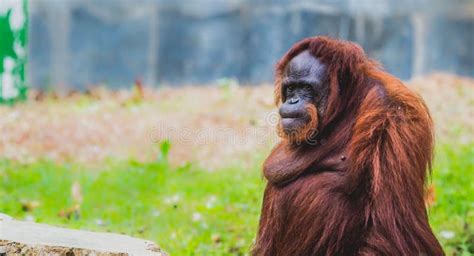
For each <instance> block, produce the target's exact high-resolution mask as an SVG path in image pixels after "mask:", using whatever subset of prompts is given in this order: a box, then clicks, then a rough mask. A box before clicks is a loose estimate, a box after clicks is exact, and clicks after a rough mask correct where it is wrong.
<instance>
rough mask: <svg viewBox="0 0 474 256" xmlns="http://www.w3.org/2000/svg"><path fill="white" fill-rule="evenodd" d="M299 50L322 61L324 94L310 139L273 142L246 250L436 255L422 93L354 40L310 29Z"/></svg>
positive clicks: (295, 50) (429, 130)
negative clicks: (252, 240)
mask: <svg viewBox="0 0 474 256" xmlns="http://www.w3.org/2000/svg"><path fill="white" fill-rule="evenodd" d="M304 50H309V51H310V53H311V54H312V55H313V56H315V57H316V58H318V59H319V60H320V61H321V62H322V63H324V64H326V65H327V73H328V81H327V82H328V84H329V96H328V103H327V109H326V110H325V112H324V116H322V117H320V120H319V123H320V124H319V129H320V131H319V133H318V135H317V137H316V139H317V141H318V143H317V145H298V146H295V145H292V144H291V143H288V142H287V141H285V140H282V141H281V142H280V143H279V144H278V145H277V146H275V148H274V149H273V151H272V152H271V154H270V155H269V157H268V158H267V159H266V161H265V163H264V168H263V172H264V175H265V177H266V178H267V179H268V185H267V188H266V191H265V196H264V203H263V207H262V215H261V220H260V227H259V232H258V235H257V240H256V245H255V247H254V250H253V253H254V254H255V255H308V254H309V255H315V254H316V255H355V254H361V255H420V254H426V255H443V251H442V249H441V246H440V245H439V243H438V241H437V240H436V238H435V236H434V235H433V233H432V231H431V229H430V227H429V224H428V218H427V212H426V209H425V204H424V193H425V184H426V180H427V170H431V160H432V153H433V143H434V139H433V125H432V121H431V117H430V115H429V112H428V110H427V107H426V106H425V104H424V102H423V100H422V99H421V98H420V97H419V96H418V95H416V94H415V93H414V92H412V91H411V90H410V89H408V88H407V87H406V86H405V85H404V84H403V83H402V82H401V81H400V80H399V79H397V78H395V77H394V76H392V75H390V74H388V73H387V72H385V71H384V70H383V69H382V68H381V67H380V65H379V64H378V63H377V62H375V61H373V60H371V59H369V58H368V57H367V56H366V55H365V53H364V51H363V50H362V48H361V47H360V46H358V45H357V44H355V43H351V42H347V41H341V40H334V39H330V38H327V37H314V38H308V39H305V40H302V41H301V42H299V43H297V44H295V45H294V46H293V47H292V48H291V49H290V50H289V51H288V52H287V53H286V54H285V55H284V56H283V57H282V59H281V60H280V61H279V63H278V65H277V68H276V79H275V102H276V103H277V105H278V104H279V103H280V102H281V80H282V76H283V71H284V69H285V67H286V65H287V64H288V62H289V61H290V60H291V59H292V58H293V57H295V56H296V55H298V54H299V53H300V52H302V51H304Z"/></svg>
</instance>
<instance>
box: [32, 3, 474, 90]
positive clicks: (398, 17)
mask: <svg viewBox="0 0 474 256" xmlns="http://www.w3.org/2000/svg"><path fill="white" fill-rule="evenodd" d="M30 3H31V11H30V17H31V27H30V60H29V79H30V82H31V84H32V85H33V86H34V87H43V88H44V87H48V86H58V87H61V88H71V87H74V88H79V89H82V88H85V87H88V86H90V85H91V84H97V83H104V84H107V85H108V86H111V87H121V86H129V85H130V84H132V83H133V81H134V80H135V79H136V78H140V79H143V80H144V81H145V82H146V83H148V84H152V85H159V84H162V83H166V84H183V83H187V84H189V83H197V84H201V83H210V82H211V83H212V82H213V81H215V80H216V79H219V78H222V77H232V78H236V79H238V80H239V81H240V82H243V83H261V82H269V81H271V80H272V76H273V67H274V64H275V62H276V60H277V59H278V58H279V57H280V56H281V55H282V54H283V53H284V52H285V51H286V50H287V49H288V48H289V47H290V46H291V45H292V44H293V43H295V42H296V41H298V40H300V39H302V38H305V37H309V36H314V35H329V36H333V37H338V38H343V39H348V40H353V41H357V42H359V43H360V44H361V45H362V46H363V47H364V48H365V49H366V51H367V52H368V54H369V55H370V56H372V57H374V58H376V59H378V60H380V61H381V62H382V63H383V64H384V65H385V67H386V69H388V70H389V71H390V72H392V73H394V74H395V75H397V76H399V77H401V78H403V79H408V78H410V77H412V76H414V75H419V74H425V73H429V72H433V71H445V72H454V73H457V74H461V75H468V76H474V47H473V45H474V36H473V35H474V2H472V1H468V0H465V1H450V0H438V1H436V0H432V1H428V0H413V1H408V0H401V1H397V0H373V1H368V0H361V1H356V0H339V1H329V0H315V1H309V0H308V1H289V0H288V1H258V0H257V1H245V0H234V1H232V0H230V1H219V0H214V1H210V0H200V1H190V0H189V1H185V0H181V1H159V0H120V1H116V0H86V1H79V0H36V1H35V0H31V2H30Z"/></svg>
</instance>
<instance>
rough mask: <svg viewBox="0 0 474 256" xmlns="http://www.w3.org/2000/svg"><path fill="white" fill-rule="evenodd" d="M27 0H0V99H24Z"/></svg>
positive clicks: (3, 100)
mask: <svg viewBox="0 0 474 256" xmlns="http://www.w3.org/2000/svg"><path fill="white" fill-rule="evenodd" d="M27 29H28V12H27V0H0V103H13V102H15V101H17V100H19V99H25V98H26V93H27V86H26V81H25V65H26V50H27Z"/></svg>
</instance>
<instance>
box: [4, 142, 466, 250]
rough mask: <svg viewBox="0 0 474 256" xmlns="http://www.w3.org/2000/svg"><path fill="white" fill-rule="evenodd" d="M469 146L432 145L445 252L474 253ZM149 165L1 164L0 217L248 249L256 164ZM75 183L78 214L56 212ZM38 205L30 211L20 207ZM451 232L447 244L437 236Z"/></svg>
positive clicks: (178, 245) (188, 246)
mask: <svg viewBox="0 0 474 256" xmlns="http://www.w3.org/2000/svg"><path fill="white" fill-rule="evenodd" d="M472 148H473V147H472V145H469V146H464V147H461V148H452V147H449V146H446V145H443V146H439V147H438V150H437V158H436V162H435V170H434V175H433V183H434V185H435V187H436V194H437V199H436V203H435V204H434V206H433V207H432V208H430V211H429V212H430V220H431V223H432V226H433V229H434V231H435V233H436V234H437V236H438V237H439V239H440V241H441V242H442V244H443V246H444V248H445V250H446V252H447V253H448V255H451V254H452V253H453V252H454V251H456V252H458V253H459V255H469V252H468V248H469V247H470V250H471V253H472V252H473V250H474V248H473V247H474V241H473V240H472V239H474V236H473V228H474V226H473V225H474V224H473V216H474V212H473V210H472V209H473V208H474V207H473V206H474V185H473V180H474V172H473V158H474V157H473V156H474V154H473V153H474V152H473V149H472ZM163 151H164V153H163V155H162V156H161V157H159V160H157V161H156V162H154V163H138V162H135V161H127V162H123V161H108V162H106V163H104V164H103V165H102V166H104V167H103V169H96V168H95V169H93V170H92V169H88V168H86V167H84V166H81V165H78V164H55V163H53V162H48V161H39V162H35V163H31V164H20V163H17V162H13V161H8V160H1V161H0V197H1V198H2V202H1V204H0V212H4V213H6V214H9V215H11V216H13V217H15V218H17V219H23V218H33V219H34V220H35V221H37V222H43V223H49V224H53V225H60V226H65V227H71V228H81V229H88V230H96V231H111V232H117V233H124V234H128V235H133V236H137V237H142V238H146V239H149V240H153V241H156V242H157V243H158V244H159V245H160V246H162V247H163V248H164V249H165V250H166V251H168V252H170V253H171V254H173V255H229V254H237V255H239V254H245V253H248V250H249V248H250V246H251V244H252V240H253V238H254V235H255V232H256V228H257V223H258V216H259V211H260V204H261V197H262V192H263V188H264V181H263V180H262V178H261V174H260V170H259V167H258V165H259V163H255V167H254V168H252V169H250V170H242V169H240V168H229V169H225V170H218V171H214V172H208V171H206V170H200V169H197V168H195V167H193V166H192V165H187V166H183V167H180V168H171V167H170V166H169V165H168V164H167V161H166V152H167V149H166V147H165V148H164V149H163ZM105 166H106V167H105ZM75 181H77V182H79V183H80V184H81V187H82V194H83V203H82V205H81V208H80V212H79V215H78V216H74V215H73V216H72V217H71V218H69V219H68V218H66V217H60V216H59V215H58V214H59V212H61V211H64V210H65V209H68V208H71V207H73V205H74V204H75V203H74V201H73V199H72V197H71V186H72V184H73V183H74V182H75ZM28 202H29V203H31V202H38V203H39V206H38V207H36V208H34V209H32V210H29V209H24V208H25V207H24V206H25V204H28ZM446 231H449V232H454V237H453V238H450V239H446V238H444V237H443V236H441V235H440V233H441V232H446Z"/></svg>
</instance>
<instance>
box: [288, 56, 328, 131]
mask: <svg viewBox="0 0 474 256" xmlns="http://www.w3.org/2000/svg"><path fill="white" fill-rule="evenodd" d="M328 93H329V85H328V84H327V74H326V65H325V64H323V63H321V62H320V61H319V60H318V59H317V58H315V57H314V56H312V55H311V54H310V52H309V51H307V50H306V51H303V52H301V53H300V54H298V55H297V56H296V57H294V58H293V59H292V60H291V61H290V62H289V63H288V65H287V67H286V69H285V73H284V76H283V80H282V92H281V95H282V101H283V103H282V104H281V106H280V110H279V113H280V117H281V129H282V131H283V132H284V133H285V134H286V135H288V136H289V135H290V134H296V133H300V131H302V130H307V129H314V130H317V128H318V127H317V125H318V119H320V118H321V117H322V116H323V115H324V110H325V108H326V103H327V97H328ZM311 112H314V113H311ZM315 113H317V114H315ZM314 119H316V120H314ZM308 126H315V127H308Z"/></svg>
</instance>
